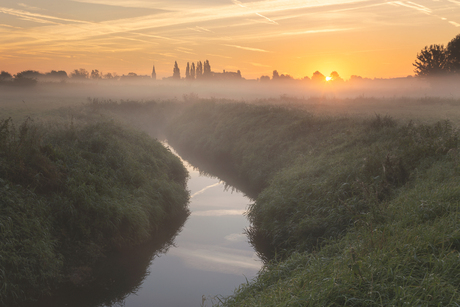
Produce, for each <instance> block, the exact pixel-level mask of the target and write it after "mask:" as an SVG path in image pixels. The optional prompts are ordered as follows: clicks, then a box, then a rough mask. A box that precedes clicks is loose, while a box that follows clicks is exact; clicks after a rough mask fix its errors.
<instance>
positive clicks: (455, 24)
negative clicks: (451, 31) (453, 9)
mask: <svg viewBox="0 0 460 307" xmlns="http://www.w3.org/2000/svg"><path fill="white" fill-rule="evenodd" d="M449 23H450V24H452V25H454V26H456V27H460V23H457V22H455V21H449Z"/></svg>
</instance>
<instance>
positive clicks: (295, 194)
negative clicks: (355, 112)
mask: <svg viewBox="0 0 460 307" xmlns="http://www.w3.org/2000/svg"><path fill="white" fill-rule="evenodd" d="M168 137H169V141H170V142H171V143H172V144H173V145H174V146H175V147H178V148H182V150H184V151H189V152H190V153H191V155H193V156H194V157H201V158H202V159H204V160H208V161H210V162H211V163H220V164H224V163H225V164H226V165H228V168H229V169H233V170H234V173H235V175H236V176H239V177H240V178H244V179H246V180H247V182H249V184H250V185H251V188H254V189H256V190H257V191H258V196H257V198H256V200H255V203H254V204H253V205H251V207H250V209H249V213H248V216H249V219H250V221H251V225H252V226H251V228H250V229H248V234H249V237H250V240H251V242H252V243H253V244H254V245H255V247H256V249H257V250H258V251H259V253H260V255H261V257H262V258H263V259H264V260H265V261H266V263H267V264H266V266H265V268H264V270H263V271H261V272H260V274H259V276H258V277H257V278H256V279H255V280H254V281H251V282H249V283H248V284H247V285H243V286H241V287H240V288H239V289H238V290H237V291H236V292H235V295H233V296H231V297H229V298H226V302H225V304H224V305H226V306H391V305H395V306H403V305H409V306H431V305H433V306H435V305H436V306H448V305H452V306H455V303H458V302H459V301H460V297H459V294H458V289H459V288H458V285H459V282H460V278H459V276H460V275H459V274H460V267H459V265H458V257H459V247H458V246H459V243H458V242H459V235H458V231H459V230H458V222H457V221H458V217H459V216H458V207H459V200H460V198H459V196H460V194H459V189H458V181H459V180H460V176H459V175H460V173H459V170H460V169H459V167H458V159H459V155H458V142H459V140H458V134H457V132H456V131H455V130H454V129H453V128H452V125H451V124H450V122H448V121H440V122H437V123H435V124H430V125H424V124H415V123H414V122H410V121H409V122H406V123H401V122H398V121H396V120H394V119H392V118H391V117H389V116H381V115H374V116H373V117H372V118H368V119H363V118H353V117H329V116H317V115H312V114H309V113H304V112H299V111H298V110H292V109H291V110H289V109H285V108H280V107H272V106H254V105H249V104H218V103H210V102H205V103H201V104H196V105H193V106H191V107H190V108H189V109H188V110H185V111H184V112H183V113H182V115H181V116H179V117H177V118H176V119H174V120H173V121H172V123H171V125H170V127H169V133H168Z"/></svg>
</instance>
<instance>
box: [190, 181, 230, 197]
mask: <svg viewBox="0 0 460 307" xmlns="http://www.w3.org/2000/svg"><path fill="white" fill-rule="evenodd" d="M221 184H222V183H221V182H218V183H214V184H211V185H208V186H207V187H205V188H203V189H201V190H199V191H198V192H195V193H193V194H192V196H190V198H193V197H195V196H197V195H200V194H203V193H204V192H206V190H209V189H211V188H214V187H217V186H219V185H221Z"/></svg>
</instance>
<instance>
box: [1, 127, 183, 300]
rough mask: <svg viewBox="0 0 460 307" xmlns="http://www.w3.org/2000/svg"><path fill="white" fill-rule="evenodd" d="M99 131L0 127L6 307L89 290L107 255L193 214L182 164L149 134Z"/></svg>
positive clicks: (113, 129) (3, 297)
mask: <svg viewBox="0 0 460 307" xmlns="http://www.w3.org/2000/svg"><path fill="white" fill-rule="evenodd" d="M63 122H64V123H63ZM91 122H92V123H86V124H83V123H82V121H79V123H76V122H74V121H67V122H66V121H65V120H63V121H61V122H60V123H58V121H56V122H47V123H44V122H42V123H34V122H33V121H32V120H30V119H29V120H26V121H24V122H22V123H20V124H17V123H15V122H13V120H12V119H3V120H1V121H0V228H1V231H0V251H1V254H0V255H1V257H0V304H1V305H2V306H17V305H19V304H21V303H24V302H25V301H29V300H33V299H34V298H37V297H38V296H40V295H43V294H44V293H47V292H49V291H51V290H53V289H55V288H56V287H57V286H58V285H60V284H62V283H73V284H75V285H76V286H81V285H83V284H85V282H86V281H87V279H91V267H92V265H94V264H95V263H96V261H97V260H99V259H101V257H103V256H104V255H105V254H106V253H107V252H110V251H114V250H124V249H127V248H131V247H133V246H136V245H139V244H142V243H144V242H147V241H149V240H151V239H152V238H154V237H155V236H156V234H157V233H159V232H160V231H161V229H162V228H163V227H165V226H164V225H165V224H167V223H169V222H170V221H171V220H172V219H177V218H179V219H183V218H184V217H186V216H187V215H188V209H187V203H188V197H189V195H188V192H187V190H186V180H187V177H188V174H187V171H186V170H185V168H184V167H183V166H182V164H181V162H180V160H179V159H178V158H177V157H176V156H175V155H173V154H172V153H171V152H170V151H169V150H167V149H165V148H164V147H163V146H162V145H161V144H160V143H159V142H157V141H155V140H152V139H151V138H150V137H148V136H147V135H146V134H141V133H139V132H135V131H133V130H131V129H128V128H126V127H122V126H121V125H119V124H115V123H113V122H111V121H105V120H99V121H94V120H91Z"/></svg>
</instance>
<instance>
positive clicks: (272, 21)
mask: <svg viewBox="0 0 460 307" xmlns="http://www.w3.org/2000/svg"><path fill="white" fill-rule="evenodd" d="M256 15H257V16H260V17H262V18H265V19H267V20H268V21H270V22H271V23H274V24H276V25H278V24H279V23H277V22H276V21H274V20H271V19H270V18H268V17H266V16H264V15H262V14H259V13H256Z"/></svg>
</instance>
